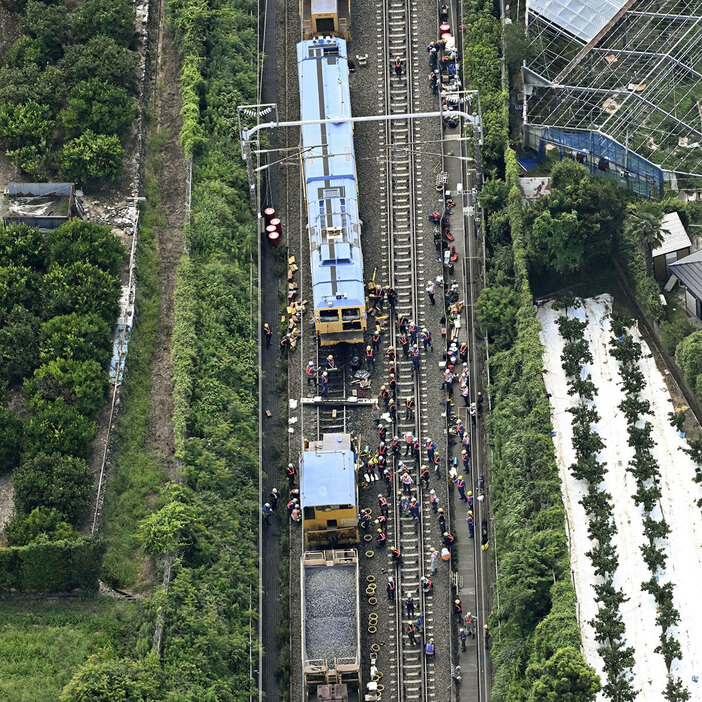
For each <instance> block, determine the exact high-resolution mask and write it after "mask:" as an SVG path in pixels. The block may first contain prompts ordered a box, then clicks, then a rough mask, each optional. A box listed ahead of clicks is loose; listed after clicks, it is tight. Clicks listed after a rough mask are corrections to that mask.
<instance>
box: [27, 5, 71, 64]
mask: <svg viewBox="0 0 702 702" xmlns="http://www.w3.org/2000/svg"><path fill="white" fill-rule="evenodd" d="M20 24H21V27H22V30H23V31H24V32H25V34H26V35H28V36H29V37H32V39H35V40H36V43H37V45H38V46H39V47H40V48H41V63H42V64H46V63H55V62H56V61H58V60H59V59H60V58H61V56H62V55H63V45H64V44H65V43H67V41H68V28H69V20H68V9H67V8H66V6H65V5H63V4H57V5H51V4H48V3H45V2H42V0H29V1H28V2H27V6H26V10H25V13H24V16H23V17H22V20H21V22H20Z"/></svg>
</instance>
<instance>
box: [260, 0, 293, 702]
mask: <svg viewBox="0 0 702 702" xmlns="http://www.w3.org/2000/svg"><path fill="white" fill-rule="evenodd" d="M276 9H277V0H265V4H264V6H263V8H262V12H261V26H260V32H261V37H262V46H261V47H259V48H260V50H261V51H262V52H263V54H264V55H265V60H264V64H263V76H262V85H261V94H260V101H261V102H263V103H268V102H277V97H278V95H277V93H278V85H277V71H276V60H277V50H278V47H277V34H276ZM277 138H278V135H277V133H276V132H275V131H273V132H271V146H275V145H276V143H277ZM262 182H263V184H264V191H263V193H262V196H261V200H262V203H263V205H262V207H266V206H269V205H271V204H274V203H275V204H277V203H279V202H280V198H279V197H278V172H277V169H276V168H271V169H268V170H267V171H266V180H263V181H262ZM273 264H274V259H273V251H272V249H271V248H270V247H269V246H268V245H267V244H266V243H265V242H264V245H263V246H262V247H261V260H260V262H259V277H260V284H259V285H260V293H259V294H260V305H261V308H260V312H261V318H260V319H259V323H260V325H261V327H263V324H264V323H266V322H267V323H268V324H269V325H270V327H271V329H272V330H273V341H272V343H271V348H270V349H266V348H265V341H263V338H264V335H263V330H262V329H261V339H262V347H261V386H260V390H261V393H260V403H259V413H260V422H261V428H260V431H261V436H262V441H261V447H260V461H261V464H260V465H261V471H262V480H261V493H262V494H261V502H262V503H263V502H267V501H268V495H269V494H270V492H271V490H272V489H273V488H274V487H275V488H277V489H278V490H279V491H280V494H281V500H280V504H279V505H278V510H277V511H278V514H277V515H274V516H273V517H272V518H271V520H270V525H266V524H263V529H262V532H261V552H260V555H261V560H260V567H261V585H262V587H263V602H262V604H263V606H262V607H261V615H260V616H261V619H260V622H259V631H260V644H261V646H262V648H263V658H262V661H261V663H262V668H261V670H260V672H259V675H260V678H259V695H261V694H264V695H265V699H266V700H267V702H278V701H279V700H280V693H279V686H278V678H277V676H276V671H277V669H278V665H279V661H280V646H279V645H278V640H277V637H276V630H277V627H278V624H279V622H280V618H281V615H283V614H284V615H286V616H287V614H286V612H285V609H286V608H287V605H288V603H287V602H282V603H281V601H280V597H279V592H280V586H279V568H280V559H281V543H280V540H281V536H282V534H283V531H284V530H285V529H287V520H286V519H284V518H283V519H281V518H280V516H279V515H285V504H286V502H287V499H286V497H287V494H288V490H287V481H285V482H283V480H284V479H283V471H282V465H281V460H282V459H280V458H279V457H278V453H276V450H275V444H274V441H273V440H272V439H273V438H274V435H276V434H277V438H280V437H281V436H284V435H285V434H284V424H283V428H282V429H281V428H280V426H279V425H278V424H276V423H275V422H276V419H279V418H280V416H281V413H285V398H284V397H283V398H281V397H280V396H279V393H278V392H276V385H275V376H276V365H277V363H276V360H277V356H278V345H279V337H278V326H279V325H278V323H277V321H278V306H279V303H278V283H279V280H278V278H277V276H276V275H275V272H274V265H273ZM266 410H268V411H269V412H270V413H271V418H270V419H269V418H268V417H267V415H266ZM286 559H287V556H286Z"/></svg>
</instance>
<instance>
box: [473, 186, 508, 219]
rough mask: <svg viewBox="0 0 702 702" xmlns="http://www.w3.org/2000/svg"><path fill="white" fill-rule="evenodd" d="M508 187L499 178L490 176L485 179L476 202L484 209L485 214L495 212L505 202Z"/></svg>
mask: <svg viewBox="0 0 702 702" xmlns="http://www.w3.org/2000/svg"><path fill="white" fill-rule="evenodd" d="M508 194H509V187H508V185H507V183H505V181H504V180H501V179H500V178H490V180H486V181H485V183H484V184H483V187H482V188H481V189H480V195H478V202H479V203H480V206H481V207H482V208H483V209H484V210H485V212H486V214H490V213H492V212H497V211H498V210H501V209H502V208H503V207H504V206H505V205H506V204H507V195H508Z"/></svg>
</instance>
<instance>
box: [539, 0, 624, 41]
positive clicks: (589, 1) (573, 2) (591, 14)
mask: <svg viewBox="0 0 702 702" xmlns="http://www.w3.org/2000/svg"><path fill="white" fill-rule="evenodd" d="M625 4H626V0H528V2H527V10H528V11H531V12H534V13H536V14H538V15H541V17H543V18H544V19H547V20H548V21H549V22H552V23H553V24H555V25H557V26H558V27H560V28H561V29H565V30H566V31H567V32H569V33H570V34H573V35H574V36H576V37H578V38H579V39H582V40H583V41H586V42H587V41H590V40H591V39H593V38H594V37H596V36H597V34H598V33H599V32H600V31H601V30H602V29H603V27H605V26H606V25H607V23H608V22H609V21H610V20H611V19H612V18H613V17H614V15H616V14H617V12H619V10H621V9H622V8H623V7H624V5H625Z"/></svg>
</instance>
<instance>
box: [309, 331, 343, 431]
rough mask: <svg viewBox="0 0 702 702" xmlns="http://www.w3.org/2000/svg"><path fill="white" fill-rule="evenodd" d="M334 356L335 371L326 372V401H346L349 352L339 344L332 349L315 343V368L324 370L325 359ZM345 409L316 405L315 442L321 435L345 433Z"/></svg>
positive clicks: (318, 387) (318, 390)
mask: <svg viewBox="0 0 702 702" xmlns="http://www.w3.org/2000/svg"><path fill="white" fill-rule="evenodd" d="M330 353H331V354H332V355H333V356H334V359H335V361H336V369H335V370H330V371H328V372H327V377H328V378H329V385H328V388H329V390H328V392H329V395H328V401H333V400H338V401H339V400H346V398H347V384H346V375H347V364H348V361H349V359H350V357H351V351H350V350H349V349H348V348H346V347H345V346H343V345H341V344H337V345H336V346H334V347H332V348H331V349H330V347H324V348H322V347H320V345H319V343H317V368H319V369H320V373H321V372H322V369H324V368H325V363H326V358H327V356H328V355H329V354H330ZM317 393H318V394H321V393H322V385H321V377H320V378H319V382H318V386H317ZM347 412H348V410H347V408H346V406H345V405H342V404H338V405H333V404H331V402H325V403H324V405H322V406H320V405H317V441H320V440H321V439H322V435H323V434H337V433H344V434H345V433H346V432H347V431H348V429H347Z"/></svg>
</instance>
